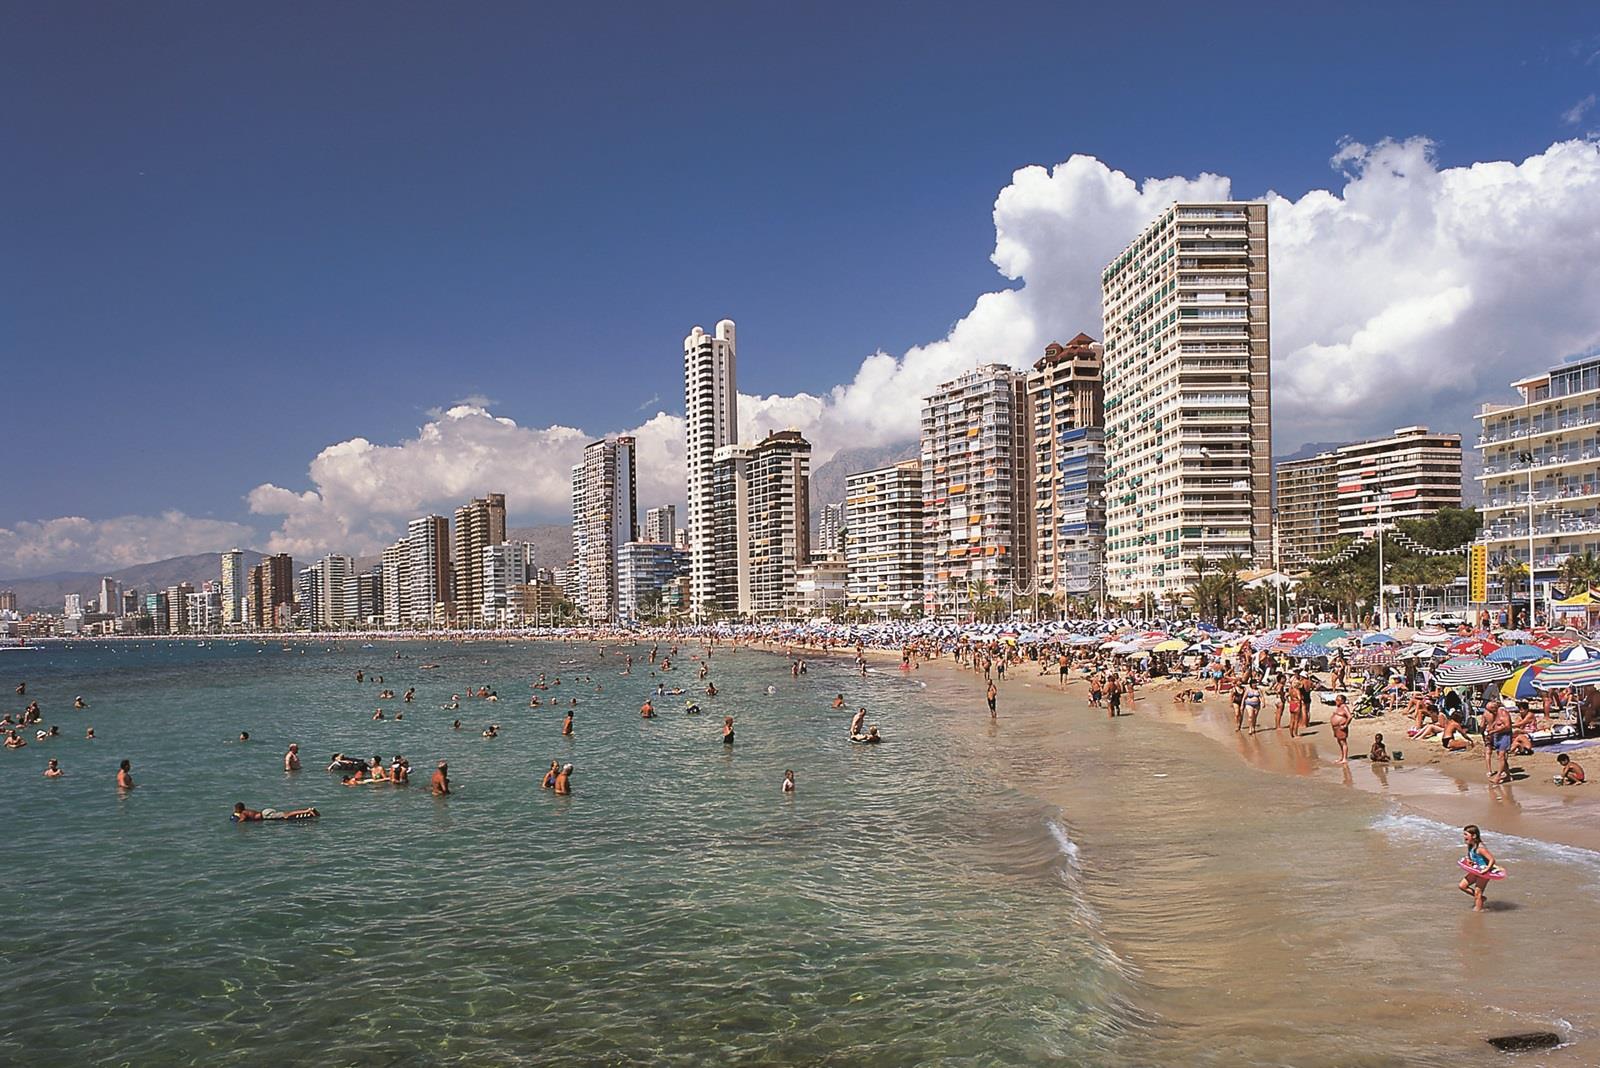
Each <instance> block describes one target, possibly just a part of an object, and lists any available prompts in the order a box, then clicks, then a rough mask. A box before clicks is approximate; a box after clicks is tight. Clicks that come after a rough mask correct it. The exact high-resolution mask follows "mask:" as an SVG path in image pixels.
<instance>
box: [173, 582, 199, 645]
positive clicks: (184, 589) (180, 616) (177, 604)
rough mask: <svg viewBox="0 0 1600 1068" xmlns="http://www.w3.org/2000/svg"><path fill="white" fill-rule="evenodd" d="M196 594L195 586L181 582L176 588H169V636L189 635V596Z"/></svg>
mask: <svg viewBox="0 0 1600 1068" xmlns="http://www.w3.org/2000/svg"><path fill="white" fill-rule="evenodd" d="M192 593H194V586H193V585H192V584H190V583H187V582H180V583H178V584H177V585H176V586H168V587H167V632H168V633H169V634H187V633H188V631H189V595H190V594H192Z"/></svg>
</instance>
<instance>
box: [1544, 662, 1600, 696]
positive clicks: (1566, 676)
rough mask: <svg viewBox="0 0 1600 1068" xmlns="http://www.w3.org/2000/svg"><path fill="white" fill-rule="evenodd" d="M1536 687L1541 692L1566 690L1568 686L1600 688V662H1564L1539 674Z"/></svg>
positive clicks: (1553, 665)
mask: <svg viewBox="0 0 1600 1068" xmlns="http://www.w3.org/2000/svg"><path fill="white" fill-rule="evenodd" d="M1533 684H1534V686H1536V687H1537V688H1539V689H1541V690H1564V689H1566V688H1567V687H1568V686H1600V660H1597V659H1593V658H1591V659H1588V660H1564V661H1562V662H1561V663H1559V664H1551V665H1550V666H1549V667H1547V668H1545V669H1544V670H1543V671H1541V672H1539V677H1538V678H1536V679H1535V680H1534V683H1533Z"/></svg>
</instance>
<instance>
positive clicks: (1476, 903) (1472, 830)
mask: <svg viewBox="0 0 1600 1068" xmlns="http://www.w3.org/2000/svg"><path fill="white" fill-rule="evenodd" d="M1461 840H1462V841H1463V842H1465V843H1466V846H1467V856H1466V861H1467V863H1468V864H1470V865H1472V866H1473V867H1474V868H1476V869H1477V871H1478V872H1479V873H1482V874H1477V873H1474V872H1468V873H1467V874H1466V876H1465V877H1463V878H1462V880H1461V882H1460V884H1458V885H1457V887H1456V889H1458V890H1460V891H1461V892H1462V893H1463V894H1469V895H1471V897H1472V911H1473V912H1482V911H1483V906H1484V897H1483V891H1484V890H1485V888H1487V887H1488V885H1489V873H1490V872H1494V871H1497V869H1496V867H1495V863H1494V854H1493V853H1491V852H1489V849H1488V847H1487V846H1485V845H1484V844H1483V834H1482V832H1480V831H1479V830H1478V827H1477V825H1476V824H1473V823H1469V824H1467V825H1466V826H1465V827H1463V828H1461Z"/></svg>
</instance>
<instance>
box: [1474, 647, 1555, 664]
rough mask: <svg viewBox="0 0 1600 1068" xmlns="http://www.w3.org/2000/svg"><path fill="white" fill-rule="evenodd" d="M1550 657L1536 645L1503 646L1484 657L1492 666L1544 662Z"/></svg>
mask: <svg viewBox="0 0 1600 1068" xmlns="http://www.w3.org/2000/svg"><path fill="white" fill-rule="evenodd" d="M1549 656H1550V653H1549V652H1548V651H1547V650H1544V649H1541V648H1539V647H1538V646H1537V645H1504V646H1501V647H1500V648H1498V649H1496V650H1495V651H1494V652H1492V653H1490V654H1489V655H1488V656H1486V657H1484V659H1485V660H1488V661H1489V662H1490V663H1494V664H1531V663H1533V662H1534V661H1536V660H1544V659H1546V658H1548V657H1549Z"/></svg>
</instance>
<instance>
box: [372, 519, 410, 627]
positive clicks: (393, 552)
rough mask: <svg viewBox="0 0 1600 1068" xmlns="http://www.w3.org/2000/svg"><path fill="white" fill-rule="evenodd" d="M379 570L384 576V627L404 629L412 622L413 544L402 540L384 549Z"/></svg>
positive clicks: (382, 582)
mask: <svg viewBox="0 0 1600 1068" xmlns="http://www.w3.org/2000/svg"><path fill="white" fill-rule="evenodd" d="M378 570H379V572H380V573H381V575H382V576H383V577H382V580H381V585H382V587H383V625H384V626H386V627H403V626H405V625H406V624H408V623H410V622H411V543H410V542H409V541H408V540H406V539H405V538H401V539H400V540H399V541H397V542H395V543H394V544H393V545H390V546H389V547H388V548H386V549H384V550H383V556H382V557H381V558H380V560H379V564H378Z"/></svg>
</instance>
